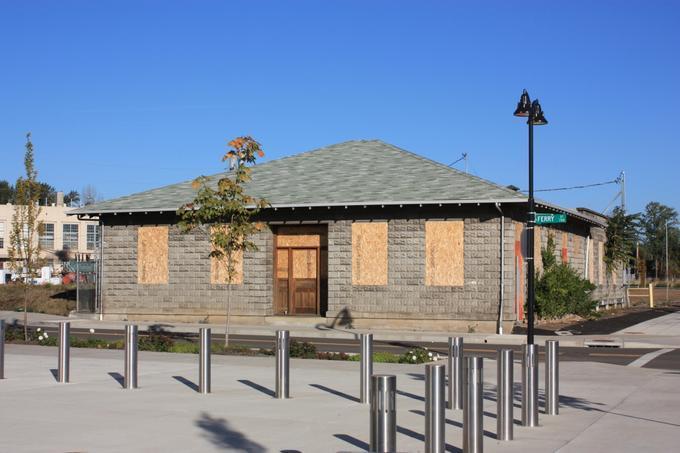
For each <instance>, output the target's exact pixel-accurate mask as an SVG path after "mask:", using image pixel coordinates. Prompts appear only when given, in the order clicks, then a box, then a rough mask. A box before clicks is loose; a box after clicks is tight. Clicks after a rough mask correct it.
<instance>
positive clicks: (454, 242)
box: [425, 220, 465, 286]
mask: <svg viewBox="0 0 680 453" xmlns="http://www.w3.org/2000/svg"><path fill="white" fill-rule="evenodd" d="M463 232H464V224H463V221H462V220H446V221H438V220H437V221H428V222H425V284H426V285H428V286H463V284H464V282H465V271H464V264H465V262H464V260H465V258H464V256H465V254H464V243H463Z"/></svg>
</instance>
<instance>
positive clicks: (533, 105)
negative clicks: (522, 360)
mask: <svg viewBox="0 0 680 453" xmlns="http://www.w3.org/2000/svg"><path fill="white" fill-rule="evenodd" d="M514 115H515V116H522V117H527V124H528V125H529V203H528V204H529V209H528V210H529V213H528V214H529V215H528V218H527V242H528V244H527V246H528V247H527V261H528V265H529V270H528V272H527V273H528V276H527V278H528V280H529V282H528V288H527V344H534V304H535V297H534V272H535V266H534V226H535V220H536V209H535V207H534V126H543V125H544V124H548V121H547V120H546V119H545V117H544V116H543V110H542V109H541V104H539V103H538V99H536V100H535V101H533V102H532V101H531V99H529V93H527V90H524V91H523V92H522V96H521V97H520V99H519V102H518V103H517V109H515V113H514Z"/></svg>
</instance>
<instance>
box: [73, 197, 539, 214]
mask: <svg viewBox="0 0 680 453" xmlns="http://www.w3.org/2000/svg"><path fill="white" fill-rule="evenodd" d="M526 201H527V200H526V199H524V198H500V199H474V200H469V199H468V200H408V201H359V202H357V201H353V202H333V203H275V204H271V205H269V206H268V207H269V208H275V209H286V208H326V207H328V208H333V207H345V206H347V207H349V206H353V207H355V206H423V205H430V206H432V205H464V204H476V205H480V204H495V203H525V202H526ZM177 209H178V208H144V209H138V208H130V209H87V210H86V209H84V208H80V209H77V210H74V211H72V212H69V213H68V215H101V214H126V213H136V214H137V213H151V212H154V213H157V212H160V213H163V212H176V211H177Z"/></svg>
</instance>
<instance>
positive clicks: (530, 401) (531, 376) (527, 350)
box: [522, 344, 538, 426]
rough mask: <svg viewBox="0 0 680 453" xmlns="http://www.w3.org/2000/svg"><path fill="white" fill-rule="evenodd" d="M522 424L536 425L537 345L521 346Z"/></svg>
mask: <svg viewBox="0 0 680 453" xmlns="http://www.w3.org/2000/svg"><path fill="white" fill-rule="evenodd" d="M522 426H538V346H536V345H535V344H525V345H523V346H522Z"/></svg>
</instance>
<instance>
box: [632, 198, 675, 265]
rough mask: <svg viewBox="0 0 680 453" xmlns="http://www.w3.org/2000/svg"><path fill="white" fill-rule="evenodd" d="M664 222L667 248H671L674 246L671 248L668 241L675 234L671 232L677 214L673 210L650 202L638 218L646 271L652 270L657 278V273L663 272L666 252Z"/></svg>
mask: <svg viewBox="0 0 680 453" xmlns="http://www.w3.org/2000/svg"><path fill="white" fill-rule="evenodd" d="M666 222H668V230H669V234H668V236H669V247H670V248H673V246H674V245H673V246H671V243H670V241H671V240H672V238H673V237H674V234H675V233H672V232H673V231H674V230H675V229H676V228H677V226H678V213H677V211H676V210H675V209H673V208H671V207H669V206H666V205H663V204H661V203H658V202H656V201H652V202H650V203H648V204H647V206H645V211H644V212H643V213H642V215H641V216H640V227H641V228H640V229H641V232H642V245H643V247H644V251H645V256H646V257H647V269H650V270H652V269H653V272H654V275H655V276H656V277H658V276H659V271H661V273H662V274H663V272H665V266H664V265H663V262H664V257H665V250H666ZM669 255H670V253H669Z"/></svg>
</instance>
